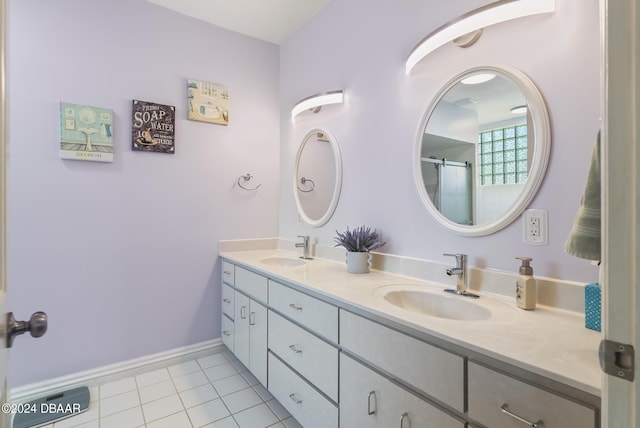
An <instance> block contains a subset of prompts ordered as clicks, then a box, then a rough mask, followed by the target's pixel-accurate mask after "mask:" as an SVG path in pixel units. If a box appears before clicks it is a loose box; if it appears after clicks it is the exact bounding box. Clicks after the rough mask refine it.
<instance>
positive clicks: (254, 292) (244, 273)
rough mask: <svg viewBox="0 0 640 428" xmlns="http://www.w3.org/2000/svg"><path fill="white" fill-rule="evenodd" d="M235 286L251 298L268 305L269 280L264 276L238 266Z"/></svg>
mask: <svg viewBox="0 0 640 428" xmlns="http://www.w3.org/2000/svg"><path fill="white" fill-rule="evenodd" d="M235 286H236V289H238V290H241V291H244V292H245V293H246V294H247V295H249V297H252V298H254V299H256V300H258V301H260V302H262V303H265V304H266V303H267V278H265V277H264V276H262V275H258V274H257V273H254V272H251V271H248V270H246V269H243V268H241V267H238V266H236V269H235Z"/></svg>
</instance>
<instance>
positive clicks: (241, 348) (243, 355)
mask: <svg viewBox="0 0 640 428" xmlns="http://www.w3.org/2000/svg"><path fill="white" fill-rule="evenodd" d="M233 300H234V305H235V310H234V312H235V316H234V328H235V333H236V338H235V351H234V354H235V355H236V357H238V360H240V362H241V363H242V364H244V365H245V366H246V367H249V309H250V308H249V298H248V297H247V296H245V295H244V294H242V293H238V292H237V291H236V293H235V296H234V299H233Z"/></svg>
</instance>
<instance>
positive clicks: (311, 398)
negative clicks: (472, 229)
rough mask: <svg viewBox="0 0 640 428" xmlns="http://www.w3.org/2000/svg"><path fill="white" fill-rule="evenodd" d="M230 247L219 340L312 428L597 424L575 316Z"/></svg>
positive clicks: (593, 346)
mask: <svg viewBox="0 0 640 428" xmlns="http://www.w3.org/2000/svg"><path fill="white" fill-rule="evenodd" d="M236 249H238V248H234V249H233V250H231V249H229V250H225V248H224V247H223V246H221V256H222V260H223V261H222V265H223V266H222V271H223V274H222V280H223V285H222V312H223V314H222V339H223V342H224V343H225V344H226V346H227V347H228V348H229V349H230V350H231V351H232V352H233V353H234V354H235V355H236V356H237V357H238V359H239V360H240V361H241V362H242V363H243V364H244V365H245V366H246V367H247V368H248V369H249V370H250V371H251V373H253V374H254V375H255V377H256V378H257V379H258V380H259V381H260V383H262V384H263V385H264V386H265V387H267V388H268V390H269V391H270V392H271V393H272V394H273V395H274V397H275V398H277V399H278V401H279V402H280V403H281V404H282V405H283V406H284V407H285V408H286V409H287V410H288V411H289V413H291V414H292V415H293V416H294V417H295V418H296V419H297V420H298V421H299V422H300V423H301V424H302V425H303V426H304V427H306V428H313V427H318V428H328V427H342V428H351V427H385V428H388V427H400V428H409V427H414V428H416V427H427V428H428V427H437V428H449V427H452V428H453V427H460V428H462V427H478V428H480V427H489V428H494V427H495V428H510V427H513V428H518V427H524V426H530V427H543V426H544V427H547V428H551V427H562V428H572V427H576V428H577V427H580V428H592V427H599V418H600V411H599V408H600V398H599V394H600V392H599V391H600V371H599V367H598V362H597V347H598V343H599V340H600V335H599V334H598V333H596V332H593V331H590V330H587V329H585V328H584V318H583V315H582V316H581V315H580V314H579V313H574V312H570V311H566V310H563V309H558V308H552V307H547V306H544V305H540V306H539V307H538V309H537V310H535V311H523V310H520V309H518V308H517V307H516V305H515V302H514V301H513V298H512V296H511V297H507V296H500V295H498V294H491V293H487V292H482V291H481V292H480V293H479V294H480V295H481V297H480V298H478V299H469V298H466V297H461V296H457V295H455V294H450V293H444V292H443V289H444V288H445V285H444V284H440V283H435V282H425V281H420V280H417V279H415V278H411V277H407V276H401V275H398V274H392V273H389V272H385V271H382V270H372V272H371V273H369V274H364V275H354V274H349V273H347V271H346V266H345V265H344V263H343V262H338V261H333V260H331V259H325V258H316V259H314V260H303V259H301V258H299V257H298V254H297V253H294V252H289V251H283V250H282V249H276V248H270V249H260V250H247V249H241V250H240V251H234V250H236ZM451 285H452V284H451V283H450V282H449V283H447V284H446V287H447V288H450V287H451ZM472 285H473V284H472ZM474 291H476V290H474Z"/></svg>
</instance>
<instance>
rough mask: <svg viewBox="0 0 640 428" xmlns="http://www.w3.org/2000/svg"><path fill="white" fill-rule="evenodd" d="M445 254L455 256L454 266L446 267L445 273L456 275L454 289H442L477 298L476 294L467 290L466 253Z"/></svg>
mask: <svg viewBox="0 0 640 428" xmlns="http://www.w3.org/2000/svg"><path fill="white" fill-rule="evenodd" d="M444 255H445V256H451V257H455V258H456V266H455V267H451V268H447V270H446V272H447V275H449V276H453V275H456V276H457V278H456V289H455V290H453V289H446V290H444V291H446V292H449V293H455V294H458V295H460V296H465V297H471V298H474V299H477V298H478V297H480V296H478V295H477V294H473V293H470V292H469V291H468V288H469V286H468V281H467V255H466V254H447V253H445V254H444Z"/></svg>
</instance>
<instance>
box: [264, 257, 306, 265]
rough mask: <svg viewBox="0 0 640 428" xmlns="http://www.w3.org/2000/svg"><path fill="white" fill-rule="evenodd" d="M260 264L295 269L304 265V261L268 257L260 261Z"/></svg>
mask: <svg viewBox="0 0 640 428" xmlns="http://www.w3.org/2000/svg"><path fill="white" fill-rule="evenodd" d="M260 263H263V264H265V265H268V266H280V267H295V266H302V265H304V264H305V263H304V261H302V260H300V259H292V258H289V257H266V258H264V259H261V260H260Z"/></svg>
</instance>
